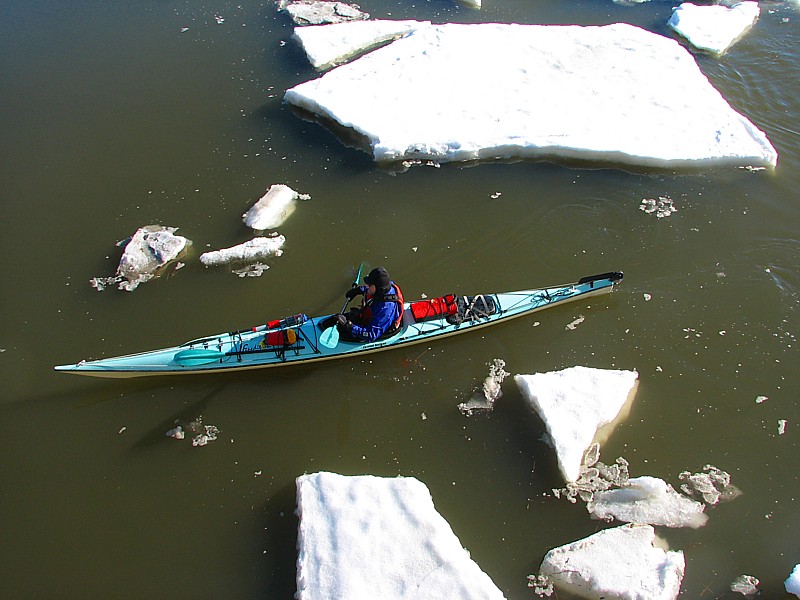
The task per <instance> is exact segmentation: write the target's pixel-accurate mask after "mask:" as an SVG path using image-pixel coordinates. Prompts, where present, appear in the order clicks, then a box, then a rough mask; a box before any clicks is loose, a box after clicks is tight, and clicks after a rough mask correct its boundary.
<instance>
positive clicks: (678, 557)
mask: <svg viewBox="0 0 800 600" xmlns="http://www.w3.org/2000/svg"><path fill="white" fill-rule="evenodd" d="M655 540H656V535H655V531H654V530H653V528H652V527H651V526H650V525H623V526H621V527H615V528H613V529H606V530H604V531H600V532H598V533H595V534H594V535H591V536H589V537H587V538H585V539H583V540H579V541H577V542H573V543H572V544H567V545H565V546H561V547H560V548H554V549H553V550H551V551H550V552H548V553H547V554H546V555H545V557H544V561H543V562H542V566H541V568H540V573H541V574H542V575H543V576H546V577H547V578H548V579H549V580H550V581H552V582H553V583H554V584H555V586H556V587H557V588H560V589H562V590H565V591H568V592H571V593H573V594H576V595H578V596H580V597H581V598H618V599H625V600H638V599H641V598H648V599H649V600H662V599H663V600H667V599H674V598H677V597H678V593H679V592H680V588H681V582H682V581H683V572H684V568H685V561H684V557H683V552H681V551H677V552H673V551H665V550H662V549H661V548H658V547H656V546H655V545H654V541H655Z"/></svg>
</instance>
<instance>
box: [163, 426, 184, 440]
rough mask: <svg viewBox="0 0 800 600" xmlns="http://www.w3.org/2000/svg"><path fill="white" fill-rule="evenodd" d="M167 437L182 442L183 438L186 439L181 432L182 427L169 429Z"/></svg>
mask: <svg viewBox="0 0 800 600" xmlns="http://www.w3.org/2000/svg"><path fill="white" fill-rule="evenodd" d="M167 437H171V438H174V439H176V440H182V439H183V438H185V437H186V434H185V433H184V432H183V427H181V426H180V425H178V426H177V427H175V428H174V429H170V430H169V431H168V432H167Z"/></svg>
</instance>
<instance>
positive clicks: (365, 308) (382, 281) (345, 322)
mask: <svg viewBox="0 0 800 600" xmlns="http://www.w3.org/2000/svg"><path fill="white" fill-rule="evenodd" d="M364 283H366V284H367V285H360V286H356V287H354V288H352V289H350V290H348V291H347V293H346V294H345V296H346V297H347V299H348V300H352V299H353V298H355V297H356V296H361V295H363V296H364V298H363V299H362V301H361V306H360V307H359V308H352V309H350V312H349V313H348V314H347V315H332V316H331V317H330V319H329V320H328V321H327V322H325V325H326V326H332V325H336V326H337V327H338V328H339V334H340V335H341V336H342V338H343V339H346V340H351V341H357V342H374V341H375V340H377V339H380V338H381V337H383V336H387V335H391V334H392V333H394V332H395V331H397V330H398V329H399V328H400V322H401V321H402V320H403V311H404V305H403V292H402V291H401V290H400V286H398V285H397V284H396V283H395V282H394V281H392V280H391V278H390V277H389V273H387V272H386V269H384V268H383V267H378V268H376V269H372V271H370V272H369V275H367V276H366V277H364Z"/></svg>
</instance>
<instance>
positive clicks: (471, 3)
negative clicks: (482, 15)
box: [458, 0, 481, 9]
mask: <svg viewBox="0 0 800 600" xmlns="http://www.w3.org/2000/svg"><path fill="white" fill-rule="evenodd" d="M458 1H459V2H461V4H463V5H464V6H468V7H469V8H478V9H480V7H481V0H458Z"/></svg>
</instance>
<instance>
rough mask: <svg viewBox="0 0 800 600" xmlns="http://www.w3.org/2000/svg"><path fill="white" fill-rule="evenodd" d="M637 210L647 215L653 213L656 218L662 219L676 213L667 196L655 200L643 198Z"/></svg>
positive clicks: (671, 201)
mask: <svg viewBox="0 0 800 600" xmlns="http://www.w3.org/2000/svg"><path fill="white" fill-rule="evenodd" d="M639 210H641V211H644V212H645V213H647V214H648V215H650V214H653V213H655V215H656V217H658V218H659V219H663V218H664V217H668V216H670V215H671V214H672V213H676V212H678V209H677V208H675V203H674V202H673V200H672V198H670V197H669V196H659V197H658V199H655V198H645V199H644V200H642V203H641V204H639Z"/></svg>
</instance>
